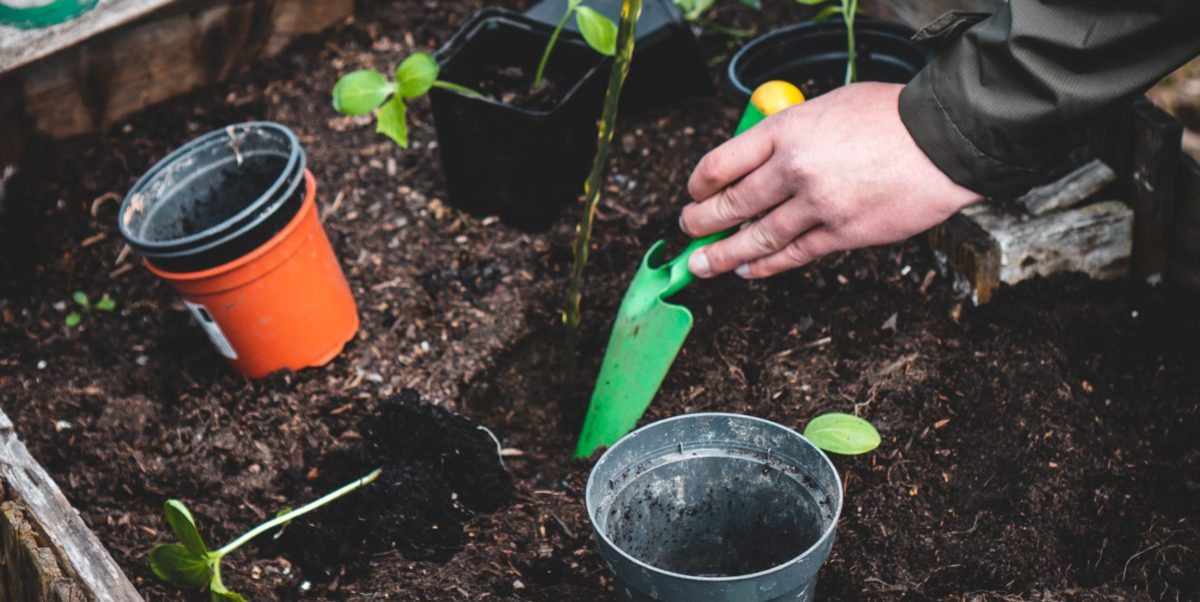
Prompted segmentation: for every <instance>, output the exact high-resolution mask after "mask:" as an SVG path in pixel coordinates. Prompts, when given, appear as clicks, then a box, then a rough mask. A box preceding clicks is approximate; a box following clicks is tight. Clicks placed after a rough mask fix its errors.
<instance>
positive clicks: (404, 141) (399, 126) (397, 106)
mask: <svg viewBox="0 0 1200 602" xmlns="http://www.w3.org/2000/svg"><path fill="white" fill-rule="evenodd" d="M407 111H408V107H406V106H404V100H403V99H401V98H400V97H399V96H393V97H392V99H391V100H389V101H388V103H387V104H385V105H383V108H382V109H379V114H378V115H376V117H375V119H376V120H377V123H376V124H375V131H376V132H378V133H380V134H383V135H384V136H387V137H388V138H391V139H392V140H395V141H396V144H399V145H400V148H408V124H407V123H405V121H404V115H405V113H406V112H407Z"/></svg>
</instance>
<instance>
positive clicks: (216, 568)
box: [150, 469, 379, 602]
mask: <svg viewBox="0 0 1200 602" xmlns="http://www.w3.org/2000/svg"><path fill="white" fill-rule="evenodd" d="M377 478H379V470H378V469H376V470H375V471H373V472H371V474H368V475H367V476H365V477H363V478H361V479H358V480H357V481H354V482H352V483H349V484H347V485H343V486H342V487H341V488H340V489H338V490H336V491H333V492H330V493H328V494H326V495H325V496H324V497H322V498H320V499H317V500H314V501H312V502H309V503H308V504H305V505H304V506H301V507H299V508H296V509H295V510H283V511H281V512H280V513H279V514H278V515H276V516H275V518H273V519H271V520H269V521H267V522H265V523H263V524H261V525H259V526H257V527H255V528H253V529H251V530H249V531H247V532H246V533H244V534H242V535H241V536H240V537H238V538H237V539H235V540H233V541H231V542H229V543H228V544H226V545H225V547H223V548H221V549H219V550H215V551H210V550H209V549H208V546H206V545H204V539H203V538H202V537H200V531H199V530H198V529H196V520H195V519H194V518H192V513H191V512H189V511H188V509H187V506H185V505H183V502H181V501H179V500H167V502H166V504H164V505H163V511H164V513H165V514H166V517H167V524H168V525H169V526H170V527H171V532H172V533H174V534H175V538H176V539H178V540H179V543H160V544H158V545H156V546H154V548H152V549H151V550H150V570H152V571H154V574H155V575H156V576H157V577H158V578H159V579H162V580H163V581H166V582H167V583H170V584H171V585H174V586H176V587H182V588H186V589H203V588H208V591H209V594H210V595H211V599H212V602H245V598H243V597H242V596H241V595H240V594H237V593H234V592H231V591H229V589H227V588H226V587H225V584H224V583H222V582H221V559H222V558H224V557H225V556H226V555H228V554H230V553H231V552H233V551H234V550H236V549H238V548H240V547H242V545H244V544H245V543H246V542H248V541H250V540H251V539H254V538H255V537H258V536H259V535H262V534H263V533H266V532H267V531H270V530H271V529H274V528H276V527H279V529H280V530H281V531H282V530H283V527H286V526H287V524H288V523H290V522H291V521H293V520H295V519H296V518H299V517H300V516H302V515H304V514H308V513H309V512H312V511H313V510H316V509H317V508H320V507H321V506H324V505H325V504H328V503H329V502H332V501H334V500H336V499H338V498H340V497H342V496H344V495H346V494H348V493H350V492H352V491H354V490H355V489H358V488H359V487H362V486H363V485H367V484H369V483H371V482H372V481H374V480H375V479H377Z"/></svg>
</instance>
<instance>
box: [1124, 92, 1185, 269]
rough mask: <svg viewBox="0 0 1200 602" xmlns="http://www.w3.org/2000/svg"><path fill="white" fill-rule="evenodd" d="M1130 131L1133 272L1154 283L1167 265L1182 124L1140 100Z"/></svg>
mask: <svg viewBox="0 0 1200 602" xmlns="http://www.w3.org/2000/svg"><path fill="white" fill-rule="evenodd" d="M1133 132H1134V140H1133V173H1132V181H1131V190H1132V192H1131V195H1132V196H1131V197H1130V204H1131V205H1132V207H1133V213H1134V233H1133V276H1134V277H1135V278H1137V279H1139V280H1143V281H1147V282H1152V283H1153V282H1158V281H1160V280H1162V276H1163V273H1164V272H1165V271H1166V268H1167V257H1168V255H1169V244H1170V243H1169V240H1170V233H1171V219H1172V215H1173V212H1174V206H1175V179H1176V176H1177V174H1178V172H1179V151H1180V144H1181V140H1182V138H1183V126H1182V125H1181V124H1180V123H1179V120H1177V119H1175V118H1174V117H1172V116H1171V115H1170V114H1169V113H1167V112H1166V111H1163V110H1162V109H1160V108H1158V107H1156V106H1154V105H1153V104H1150V103H1149V102H1139V103H1137V104H1135V105H1134V109H1133Z"/></svg>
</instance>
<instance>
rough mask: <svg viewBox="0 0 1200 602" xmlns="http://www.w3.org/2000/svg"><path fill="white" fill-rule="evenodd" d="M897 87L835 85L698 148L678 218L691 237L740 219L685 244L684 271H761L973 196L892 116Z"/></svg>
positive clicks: (916, 228)
mask: <svg viewBox="0 0 1200 602" xmlns="http://www.w3.org/2000/svg"><path fill="white" fill-rule="evenodd" d="M902 88H903V86H901V85H898V84H879V83H858V84H851V85H848V86H845V87H842V88H838V89H837V90H834V91H833V92H830V93H828V94H825V95H824V96H820V97H818V98H815V99H813V100H810V101H808V102H805V103H804V104H802V105H799V106H795V107H791V108H789V109H786V110H784V111H782V112H780V113H777V114H775V115H772V116H770V117H768V118H767V119H765V120H764V121H763V122H762V123H759V124H758V125H756V126H754V127H753V128H751V129H750V130H748V131H746V132H745V133H743V134H741V135H740V136H737V137H736V138H733V139H731V140H729V141H728V142H726V143H724V144H722V145H721V146H719V147H717V148H716V149H715V150H713V151H711V152H709V153H708V154H707V155H705V156H704V158H703V159H701V160H700V163H699V164H698V165H697V166H696V169H695V171H693V172H692V177H691V179H690V180H689V181H688V193H689V194H690V195H691V196H692V198H693V199H695V201H696V202H694V203H692V204H690V205H688V206H687V207H684V208H683V213H682V215H681V216H680V219H679V226H680V228H682V229H683V231H684V232H686V233H687V234H688V235H690V236H692V237H693V238H699V237H701V236H704V235H707V234H711V233H713V232H719V231H721V230H725V229H728V228H732V227H734V226H737V225H739V224H744V226H745V227H743V228H742V229H741V231H740V232H737V233H735V234H733V235H732V236H730V237H729V238H727V239H725V240H722V241H719V242H715V243H712V244H710V245H708V246H705V247H702V248H701V249H698V250H697V251H696V252H694V253H692V256H691V258H690V260H689V261H688V268H689V269H690V270H691V271H692V273H693V274H695V275H697V276H699V277H701V278H710V277H712V276H717V275H719V274H723V273H725V272H728V271H730V270H735V269H736V271H737V274H738V275H739V276H742V277H743V278H763V277H766V276H771V275H773V274H777V273H779V272H783V271H785V270H790V269H793V268H796V267H800V266H802V265H805V264H807V263H809V262H811V261H813V260H815V259H817V258H819V257H821V256H823V255H826V254H828V253H831V252H834V251H843V250H849V249H855V248H859V247H866V246H871V245H881V244H887V243H892V242H896V241H899V240H904V239H905V238H908V237H910V236H912V235H914V234H918V233H920V232H922V231H924V230H927V229H928V228H930V227H932V226H935V225H937V224H939V223H941V222H942V221H944V220H945V219H946V218H948V217H950V216H951V215H953V214H954V213H955V212H957V211H958V210H960V209H962V208H963V207H966V206H968V205H970V204H972V203H975V202H977V201H979V200H980V198H981V197H980V195H978V194H976V193H975V192H972V191H970V190H967V189H966V188H963V187H962V186H959V185H958V184H955V183H954V182H953V181H952V180H950V178H949V177H947V176H946V175H945V174H943V173H942V172H941V170H939V169H938V168H937V166H936V165H934V164H933V162H932V161H930V160H929V158H928V157H926V156H925V153H924V152H922V151H921V149H920V148H919V147H918V146H917V145H916V143H915V142H913V139H912V137H911V136H910V135H909V133H908V130H907V129H905V127H904V124H903V123H902V122H901V121H900V112H899V109H898V106H899V98H900V90H901V89H902ZM756 216H757V219H755V217H756Z"/></svg>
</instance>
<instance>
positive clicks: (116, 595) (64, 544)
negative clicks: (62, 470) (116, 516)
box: [0, 411, 142, 602]
mask: <svg viewBox="0 0 1200 602" xmlns="http://www.w3.org/2000/svg"><path fill="white" fill-rule="evenodd" d="M0 483H2V484H3V487H4V499H5V501H6V505H5V506H4V510H5V512H4V519H3V521H2V522H3V523H4V525H3V526H4V531H5V532H6V533H5V537H6V538H8V539H6V540H5V543H4V545H5V548H4V550H5V557H4V563H5V567H4V569H5V570H6V571H9V570H12V571H18V572H19V574H21V575H24V577H22V578H21V579H20V581H19V582H18V583H17V584H16V585H15V586H13V587H16V588H19V591H20V592H21V595H22V596H27V597H25V598H21V597H11V598H9V597H5V598H3V599H4V600H13V601H14V602H26V600H28V601H31V602H33V601H36V602H81V601H82V600H83V599H86V600H89V601H93V602H141V600H142V598H141V596H139V595H138V593H137V591H136V590H135V589H134V587H133V585H132V584H131V583H130V582H129V579H127V578H126V577H125V574H124V573H122V572H121V569H120V568H119V567H118V566H117V563H116V562H114V561H113V559H112V557H111V556H109V554H108V552H107V551H106V550H105V549H104V546H102V545H101V544H100V541H99V540H98V539H96V536H95V534H93V533H92V531H91V530H90V529H88V527H87V525H85V524H84V522H83V519H81V518H80V517H79V515H78V514H77V513H76V512H75V510H74V509H73V508H71V505H70V504H69V503H68V502H67V499H66V497H64V496H63V494H62V491H61V490H59V488H58V485H56V484H55V483H54V480H53V479H51V478H50V475H48V474H46V471H45V470H43V469H42V467H41V466H40V465H39V464H38V463H37V461H36V460H34V459H33V457H31V456H30V455H29V451H28V450H26V449H25V445H24V444H23V443H21V441H20V440H19V439H18V438H17V435H16V433H15V432H14V431H13V428H12V422H11V421H10V420H9V419H8V416H6V415H5V414H4V413H3V412H2V411H0ZM22 542H24V543H22ZM30 542H33V543H34V544H36V545H33V546H32V547H31V544H30ZM10 544H12V546H13V548H12V550H13V551H12V552H11V555H10V552H9V547H8V546H9V545H10ZM22 550H24V551H22ZM14 563H15V564H14ZM52 567H57V568H52ZM31 575H33V576H31ZM35 576H36V577H35ZM43 583H44V584H46V585H45V589H41V590H39V589H37V588H40V587H42V586H41V585H40V584H43ZM9 593H12V594H13V595H14V596H15V595H16V594H15V593H13V592H12V591H11V590H10V592H9ZM28 596H33V597H28ZM81 596H82V598H81Z"/></svg>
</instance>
